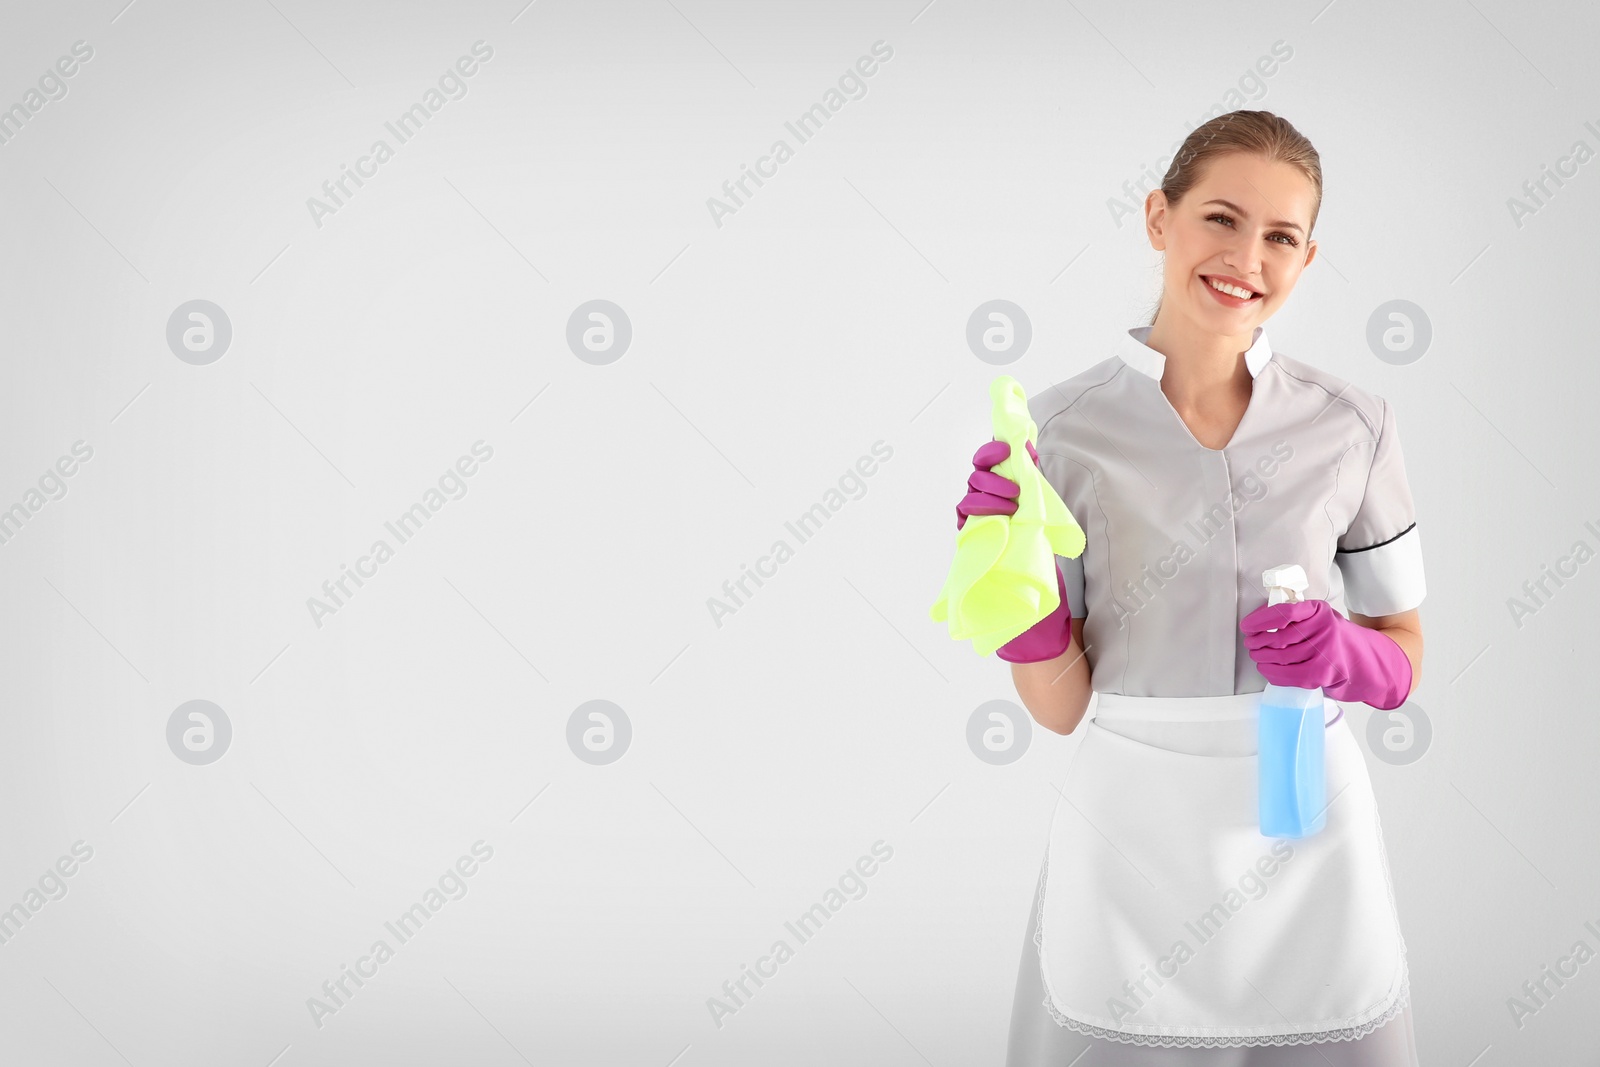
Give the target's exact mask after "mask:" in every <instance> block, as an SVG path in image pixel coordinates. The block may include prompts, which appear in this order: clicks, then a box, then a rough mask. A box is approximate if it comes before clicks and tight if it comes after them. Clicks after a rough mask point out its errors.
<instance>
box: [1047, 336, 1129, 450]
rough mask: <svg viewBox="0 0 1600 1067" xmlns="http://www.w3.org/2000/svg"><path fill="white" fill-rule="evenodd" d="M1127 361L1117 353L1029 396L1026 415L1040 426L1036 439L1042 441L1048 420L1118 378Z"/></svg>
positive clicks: (1070, 408) (1057, 416)
mask: <svg viewBox="0 0 1600 1067" xmlns="http://www.w3.org/2000/svg"><path fill="white" fill-rule="evenodd" d="M1126 366H1127V364H1125V363H1123V362H1122V360H1120V359H1118V358H1117V357H1116V356H1111V357H1110V358H1108V359H1103V360H1101V361H1100V362H1099V363H1096V364H1094V365H1093V366H1091V367H1089V368H1087V369H1085V370H1083V371H1080V372H1079V373H1077V374H1074V375H1073V376H1072V377H1070V378H1068V379H1066V380H1065V381H1060V382H1056V383H1055V384H1054V385H1050V386H1047V387H1045V388H1044V389H1042V390H1040V391H1039V392H1037V393H1035V394H1033V395H1032V396H1030V397H1029V398H1028V415H1029V417H1030V418H1032V419H1033V424H1034V425H1035V426H1037V427H1038V428H1039V439H1040V440H1041V441H1043V440H1044V437H1045V429H1046V427H1048V426H1049V425H1050V422H1051V420H1053V419H1057V418H1059V417H1060V416H1061V415H1063V414H1065V413H1066V412H1068V411H1071V410H1072V408H1073V407H1074V406H1075V405H1076V404H1078V403H1079V402H1080V401H1082V400H1083V398H1084V397H1086V396H1088V395H1090V394H1091V393H1092V392H1094V391H1095V390H1096V389H1098V388H1099V387H1101V386H1104V385H1107V384H1109V383H1110V382H1111V381H1112V380H1113V379H1115V378H1116V377H1117V372H1118V371H1120V370H1123V369H1125V368H1126Z"/></svg>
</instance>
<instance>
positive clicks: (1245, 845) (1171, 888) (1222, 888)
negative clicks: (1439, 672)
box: [1035, 693, 1409, 1048]
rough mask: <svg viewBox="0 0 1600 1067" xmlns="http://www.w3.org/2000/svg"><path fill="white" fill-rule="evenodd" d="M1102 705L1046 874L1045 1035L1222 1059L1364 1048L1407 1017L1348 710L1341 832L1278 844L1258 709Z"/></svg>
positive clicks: (1365, 781) (1335, 798)
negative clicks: (1260, 809)
mask: <svg viewBox="0 0 1600 1067" xmlns="http://www.w3.org/2000/svg"><path fill="white" fill-rule="evenodd" d="M1097 699H1098V706H1097V708H1096V709H1095V712H1094V716H1093V718H1090V719H1088V720H1087V721H1086V723H1085V725H1084V729H1085V733H1084V737H1083V740H1082V742H1081V743H1080V744H1079V746H1078V750H1077V753H1076V755H1075V757H1074V759H1073V761H1072V764H1071V766H1070V767H1069V768H1068V772H1067V781H1066V787H1065V789H1064V791H1063V792H1062V794H1061V796H1060V798H1059V799H1058V801H1057V804H1056V810H1055V814H1054V816H1053V818H1052V821H1051V828H1050V842H1049V848H1048V851H1047V853H1046V859H1045V865H1044V869H1043V871H1042V873H1041V880H1040V887H1039V896H1038V912H1037V915H1036V916H1035V941H1036V946H1037V949H1038V965H1039V977H1040V982H1041V987H1042V989H1043V990H1044V997H1043V1004H1042V1005H1041V1007H1042V1009H1043V1010H1045V1011H1047V1012H1048V1014H1049V1016H1050V1019H1051V1020H1052V1021H1053V1022H1054V1023H1055V1024H1056V1025H1057V1026H1059V1027H1062V1028H1065V1029H1067V1030H1070V1031H1073V1032H1075V1033H1078V1034H1081V1035H1084V1036H1086V1037H1092V1038H1098V1039H1104V1040H1109V1041H1114V1042H1125V1043H1130V1044H1134V1045H1142V1046H1159V1047H1166V1048H1221V1047H1246V1046H1263V1045H1272V1046H1279V1045H1297V1044H1307V1043H1319V1042H1328V1041H1350V1040H1355V1039H1360V1038H1362V1037H1364V1036H1365V1035H1368V1034H1371V1033H1372V1032H1373V1031H1374V1030H1375V1029H1377V1028H1378V1027H1380V1026H1382V1025H1383V1024H1384V1023H1386V1022H1388V1021H1389V1020H1391V1019H1393V1018H1394V1017H1395V1016H1396V1015H1397V1014H1399V1013H1401V1012H1402V1011H1403V1010H1404V1009H1405V1008H1406V1006H1407V1002H1408V999H1409V984H1408V976H1407V970H1406V958H1405V942H1404V940H1403V939H1402V937H1401V934H1400V925H1399V921H1398V917H1397V915H1396V911H1395V906H1394V895H1393V890H1392V887H1391V883H1390V878H1389V868H1388V860H1387V856H1386V854H1385V851H1384V846H1383V838H1382V829H1381V827H1380V825H1379V822H1378V813H1377V806H1376V803H1375V801H1374V797H1373V794H1372V783H1371V780H1370V778H1369V777H1368V776H1367V768H1366V763H1365V761H1364V759H1363V757H1362V754H1361V751H1360V748H1359V747H1358V745H1357V743H1356V740H1355V736H1354V734H1353V733H1352V731H1351V729H1350V726H1349V723H1348V722H1346V721H1345V719H1344V718H1343V710H1342V709H1341V708H1340V707H1339V705H1338V704H1336V703H1335V702H1333V701H1331V700H1329V701H1327V703H1326V713H1325V721H1326V722H1327V733H1326V741H1327V744H1326V758H1327V780H1328V797H1329V805H1328V813H1327V824H1326V826H1325V827H1324V828H1323V829H1322V830H1320V831H1319V832H1318V833H1316V834H1314V835H1312V836H1310V837H1307V838H1300V839H1279V838H1270V837H1265V836H1263V835H1262V834H1261V833H1260V829H1259V825H1258V821H1257V820H1258V814H1257V807H1256V805H1257V788H1256V782H1257V778H1256V775H1257V765H1256V755H1255V753H1256V718H1257V707H1258V705H1259V701H1260V694H1259V693H1244V694H1237V695H1233V696H1221V697H1178V698H1164V697H1126V696H1121V695H1117V694H1109V693H1102V694H1098V695H1097ZM1407 1021H1408V1022H1409V1018H1408V1020H1407Z"/></svg>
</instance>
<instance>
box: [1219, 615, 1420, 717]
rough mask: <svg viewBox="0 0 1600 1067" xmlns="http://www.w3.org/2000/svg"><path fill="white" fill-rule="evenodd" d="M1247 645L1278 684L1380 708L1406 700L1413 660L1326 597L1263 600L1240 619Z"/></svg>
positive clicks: (1264, 672)
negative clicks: (1341, 611) (1338, 610)
mask: <svg viewBox="0 0 1600 1067" xmlns="http://www.w3.org/2000/svg"><path fill="white" fill-rule="evenodd" d="M1239 629H1240V630H1241V631H1243V633H1244V635H1245V636H1244V647H1245V649H1246V650H1247V651H1248V652H1249V653H1250V658H1251V659H1252V660H1254V661H1255V664H1256V667H1257V668H1259V669H1260V671H1261V676H1262V677H1263V678H1265V679H1266V680H1267V681H1269V682H1271V683H1273V684H1274V685H1288V686H1296V687H1298V688H1301V689H1318V688H1320V689H1321V690H1322V691H1323V693H1324V694H1326V695H1327V696H1330V697H1332V698H1333V699H1335V700H1360V701H1362V702H1364V703H1367V704H1370V705H1372V706H1373V707H1374V708H1377V709H1379V710H1380V711H1388V710H1390V709H1393V708H1398V707H1399V706H1400V705H1401V704H1404V703H1405V701H1406V697H1407V696H1408V695H1409V694H1410V692H1411V660H1410V659H1409V658H1408V657H1407V656H1406V654H1405V651H1404V650H1403V649H1402V648H1401V647H1400V645H1399V644H1398V643H1397V642H1396V641H1395V640H1394V639H1393V638H1392V637H1388V636H1387V635H1385V634H1383V633H1382V632H1380V631H1378V630H1370V629H1368V628H1367V627H1365V626H1358V625H1357V624H1355V623H1353V622H1351V621H1350V620H1349V619H1347V618H1345V617H1344V616H1343V615H1341V614H1339V613H1338V612H1337V611H1334V610H1333V605H1331V604H1329V603H1328V602H1327V601H1326V600H1302V601H1296V602H1293V603H1286V604H1264V605H1262V606H1261V607H1259V608H1257V609H1256V610H1254V611H1252V612H1251V613H1250V614H1248V615H1246V616H1245V617H1244V618H1242V619H1240V620H1239Z"/></svg>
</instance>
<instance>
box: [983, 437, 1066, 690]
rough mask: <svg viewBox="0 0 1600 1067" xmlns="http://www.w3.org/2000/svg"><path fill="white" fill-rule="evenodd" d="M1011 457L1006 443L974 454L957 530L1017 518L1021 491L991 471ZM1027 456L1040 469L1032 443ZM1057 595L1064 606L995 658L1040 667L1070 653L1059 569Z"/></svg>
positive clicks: (990, 444)
mask: <svg viewBox="0 0 1600 1067" xmlns="http://www.w3.org/2000/svg"><path fill="white" fill-rule="evenodd" d="M1010 455H1011V445H1010V444H1008V443H1007V442H1005V441H990V442H988V443H987V444H984V445H981V446H979V448H978V451H977V452H975V453H973V455H972V466H973V467H974V470H973V472H972V477H970V478H968V479H967V490H968V492H967V495H966V496H964V497H962V498H961V502H960V503H959V504H957V505H956V529H958V530H959V529H961V528H962V527H963V526H965V525H966V524H967V516H969V515H1014V514H1016V511H1017V497H1019V496H1021V495H1022V489H1021V488H1020V487H1019V486H1018V485H1017V483H1016V482H1014V481H1012V480H1011V479H1010V478H1006V477H1004V476H1002V475H999V474H996V473H994V471H992V470H990V468H991V467H993V466H994V465H995V464H997V463H1001V462H1003V461H1004V460H1006V459H1007V458H1008V457H1009V456H1010ZM1028 456H1029V457H1030V458H1031V459H1032V460H1033V465H1034V466H1035V467H1037V466H1038V465H1039V453H1038V452H1037V451H1036V450H1035V449H1034V447H1033V442H1031V441H1030V442H1028ZM1056 591H1057V592H1058V593H1060V594H1061V603H1059V604H1057V605H1056V608H1055V610H1054V611H1052V612H1051V613H1050V614H1048V615H1046V616H1045V617H1044V618H1042V619H1040V620H1039V621H1038V622H1036V623H1034V624H1033V625H1032V626H1030V627H1029V628H1028V629H1026V630H1024V631H1023V632H1022V633H1020V634H1018V635H1017V636H1016V637H1013V638H1012V639H1011V640H1010V641H1007V642H1006V643H1005V644H1003V645H1001V646H1000V647H999V648H997V649H995V653H994V654H995V655H996V656H999V657H1000V658H1001V659H1003V660H1005V661H1006V662H1007V663H1039V662H1041V661H1044V660H1052V659H1055V658H1056V657H1057V656H1059V655H1061V654H1062V653H1063V652H1065V651H1066V650H1067V648H1068V647H1069V646H1070V645H1071V644H1072V615H1071V607H1070V606H1069V605H1068V604H1067V585H1066V582H1065V581H1063V580H1062V577H1061V568H1060V567H1057V568H1056Z"/></svg>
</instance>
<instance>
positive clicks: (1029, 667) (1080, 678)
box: [1011, 619, 1093, 734]
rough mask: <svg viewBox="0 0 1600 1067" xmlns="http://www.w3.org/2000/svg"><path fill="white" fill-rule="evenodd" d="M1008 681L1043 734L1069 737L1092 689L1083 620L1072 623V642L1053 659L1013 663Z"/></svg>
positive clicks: (1086, 706) (1086, 705) (1076, 724)
mask: <svg viewBox="0 0 1600 1067" xmlns="http://www.w3.org/2000/svg"><path fill="white" fill-rule="evenodd" d="M1011 680H1012V682H1013V683H1015V685H1016V687H1017V696H1019V697H1021V698H1022V706H1023V707H1025V708H1027V709H1028V714H1030V715H1032V716H1033V718H1034V721H1035V722H1037V723H1038V724H1039V725H1040V726H1043V727H1044V728H1045V729H1046V730H1050V731H1052V732H1054V733H1058V734H1070V733H1071V732H1072V731H1073V730H1075V729H1077V726H1078V723H1079V722H1081V721H1082V720H1083V713H1084V712H1085V711H1086V710H1087V709H1088V707H1089V698H1090V696H1092V695H1093V688H1092V687H1091V686H1090V684H1089V660H1088V658H1087V657H1086V656H1084V654H1083V620H1082V619H1073V620H1072V640H1071V642H1069V643H1068V645H1067V650H1066V651H1065V652H1063V653H1062V654H1061V655H1059V656H1057V657H1056V658H1055V659H1049V660H1041V661H1039V662H1037V663H1013V664H1012V665H1011Z"/></svg>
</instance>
